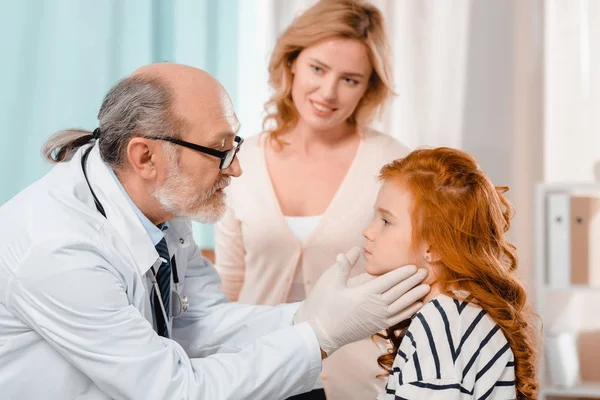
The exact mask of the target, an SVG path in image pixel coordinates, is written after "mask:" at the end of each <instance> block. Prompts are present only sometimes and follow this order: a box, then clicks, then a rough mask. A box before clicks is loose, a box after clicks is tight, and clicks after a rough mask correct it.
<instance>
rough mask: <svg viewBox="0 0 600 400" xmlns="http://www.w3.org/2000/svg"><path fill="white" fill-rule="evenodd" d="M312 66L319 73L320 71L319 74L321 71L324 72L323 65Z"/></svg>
mask: <svg viewBox="0 0 600 400" xmlns="http://www.w3.org/2000/svg"><path fill="white" fill-rule="evenodd" d="M310 67H311V68H312V69H313V71H315V72H317V73H319V74H320V73H321V72H323V68H321V67H319V66H316V65H311V66H310Z"/></svg>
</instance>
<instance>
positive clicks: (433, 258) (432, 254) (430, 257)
mask: <svg viewBox="0 0 600 400" xmlns="http://www.w3.org/2000/svg"><path fill="white" fill-rule="evenodd" d="M426 248H427V250H425V253H424V254H423V259H424V260H425V261H427V262H428V263H436V262H438V261H440V256H439V254H437V252H436V251H434V250H432V248H431V245H429V244H428V245H427V247H426Z"/></svg>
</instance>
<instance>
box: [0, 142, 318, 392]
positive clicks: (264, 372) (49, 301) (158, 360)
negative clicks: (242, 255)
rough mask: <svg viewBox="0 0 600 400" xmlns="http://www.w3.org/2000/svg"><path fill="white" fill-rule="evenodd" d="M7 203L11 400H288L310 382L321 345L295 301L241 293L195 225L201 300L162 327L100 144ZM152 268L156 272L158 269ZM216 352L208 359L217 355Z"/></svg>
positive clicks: (135, 232)
mask: <svg viewBox="0 0 600 400" xmlns="http://www.w3.org/2000/svg"><path fill="white" fill-rule="evenodd" d="M81 155H82V151H81V150H80V151H78V152H77V153H76V154H75V156H74V157H73V159H72V160H71V161H69V162H65V163H60V164H58V165H57V166H55V167H54V168H53V169H52V170H51V171H50V172H49V173H48V174H47V175H46V176H44V177H43V178H41V179H40V180H38V181H36V182H35V183H33V184H32V185H31V186H29V187H28V188H26V189H25V190H23V191H22V192H21V193H19V194H18V195H17V196H16V197H15V198H13V199H11V200H9V201H8V202H7V203H5V204H4V205H2V206H0V221H2V222H3V224H4V225H5V226H6V227H10V228H9V229H8V228H7V229H2V230H0V397H1V398H2V399H49V400H53V399H57V400H58V399H94V400H104V399H140V400H141V399H211V400H212V399H233V398H236V399H281V398H287V397H290V396H292V395H295V394H298V393H301V392H306V391H309V390H311V389H312V388H313V387H314V385H315V382H316V380H317V377H318V375H319V373H320V371H321V354H320V351H319V344H318V342H317V339H316V337H315V335H314V332H313V331H312V329H311V328H310V326H309V325H308V324H307V323H302V324H298V325H291V323H292V318H293V315H294V313H295V312H296V310H297V308H298V305H297V304H287V305H281V306H277V307H265V306H262V307H256V306H249V305H243V304H234V303H230V302H229V301H228V300H227V298H226V297H225V295H224V294H223V293H222V292H221V290H220V287H219V286H220V279H219V277H218V275H217V273H216V271H215V269H214V268H213V266H212V265H211V264H210V262H209V261H208V260H206V259H205V258H204V257H202V256H201V254H200V250H199V249H198V247H197V246H196V244H195V243H194V240H193V235H192V226H191V222H190V221H189V220H186V219H177V220H172V221H170V222H169V229H168V230H167V231H166V232H165V238H166V241H167V244H168V247H169V253H170V254H171V255H173V256H174V257H175V258H176V259H177V270H178V273H179V279H180V280H181V282H180V284H179V286H180V288H181V291H182V292H183V294H184V295H186V296H187V297H188V298H189V304H190V308H189V310H188V311H186V312H185V313H183V315H182V316H181V317H179V318H175V319H171V321H169V323H172V328H173V329H172V337H173V339H166V338H164V337H160V336H158V335H157V334H156V332H155V331H154V329H153V324H154V321H153V319H154V318H153V312H152V304H151V302H150V287H151V286H150V285H149V276H148V270H149V269H150V267H151V266H152V265H153V264H155V263H156V261H157V260H158V253H157V252H156V249H155V247H154V244H153V242H152V240H151V238H150V236H149V235H148V232H146V230H145V229H144V226H143V225H142V222H141V221H140V219H139V218H138V216H137V215H136V214H135V212H134V209H133V208H132V206H131V204H129V202H128V201H127V199H126V198H125V196H124V194H123V193H122V192H121V190H120V189H119V186H118V184H117V182H115V180H114V178H113V177H112V176H111V174H110V170H109V168H108V167H107V166H106V165H105V164H104V163H103V162H102V160H101V159H100V154H99V152H98V149H97V146H95V148H94V149H93V150H92V152H91V153H90V156H89V159H88V162H87V174H88V177H89V181H90V184H91V186H92V188H93V189H94V192H95V193H96V196H97V197H98V199H99V201H100V202H101V203H102V205H103V207H104V209H105V211H106V218H105V217H103V216H102V215H101V214H100V213H99V212H98V211H97V210H96V207H95V205H94V199H93V198H92V195H91V193H90V189H89V187H88V186H87V183H86V182H85V180H84V177H83V173H82V169H81ZM150 275H151V273H150ZM209 356H210V357H209Z"/></svg>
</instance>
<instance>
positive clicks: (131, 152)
mask: <svg viewBox="0 0 600 400" xmlns="http://www.w3.org/2000/svg"><path fill="white" fill-rule="evenodd" d="M156 150H158V147H157V143H154V141H151V140H149V139H146V138H142V137H134V138H133V139H131V140H130V141H129V143H128V144H127V160H128V161H129V165H131V168H132V169H133V170H134V171H135V173H136V174H138V175H140V176H141V177H142V178H144V179H154V178H155V177H156V174H157V171H156V160H157V157H158V155H157V151H156Z"/></svg>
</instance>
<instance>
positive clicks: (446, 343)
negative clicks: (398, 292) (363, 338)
mask: <svg viewBox="0 0 600 400" xmlns="http://www.w3.org/2000/svg"><path fill="white" fill-rule="evenodd" d="M515 398H516V389H515V357H514V355H513V352H512V350H511V349H510V346H509V345H508V342H507V340H506V337H505V336H504V334H503V333H502V330H501V329H500V326H498V324H496V322H494V320H493V319H492V318H491V317H490V316H489V315H488V314H487V313H486V312H485V311H484V310H483V309H482V308H481V307H479V306H477V305H475V304H473V303H467V302H462V301H458V300H456V299H453V298H451V297H449V296H447V295H440V296H437V297H436V298H435V299H433V300H431V301H430V302H429V303H427V304H426V305H425V306H424V307H423V308H422V309H421V311H419V312H418V313H417V314H416V315H415V316H414V317H413V318H412V322H411V324H410V326H409V327H408V330H407V332H406V335H405V336H404V338H403V339H402V342H401V343H400V348H399V349H398V353H397V354H396V358H395V360H394V364H393V367H392V374H391V375H390V376H389V377H388V383H387V386H386V388H385V391H384V393H382V394H381V395H380V396H379V397H378V399H379V400H393V399H431V400H435V399H440V400H442V399H443V400H467V399H469V400H470V399H481V400H484V399H487V400H507V399H515Z"/></svg>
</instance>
